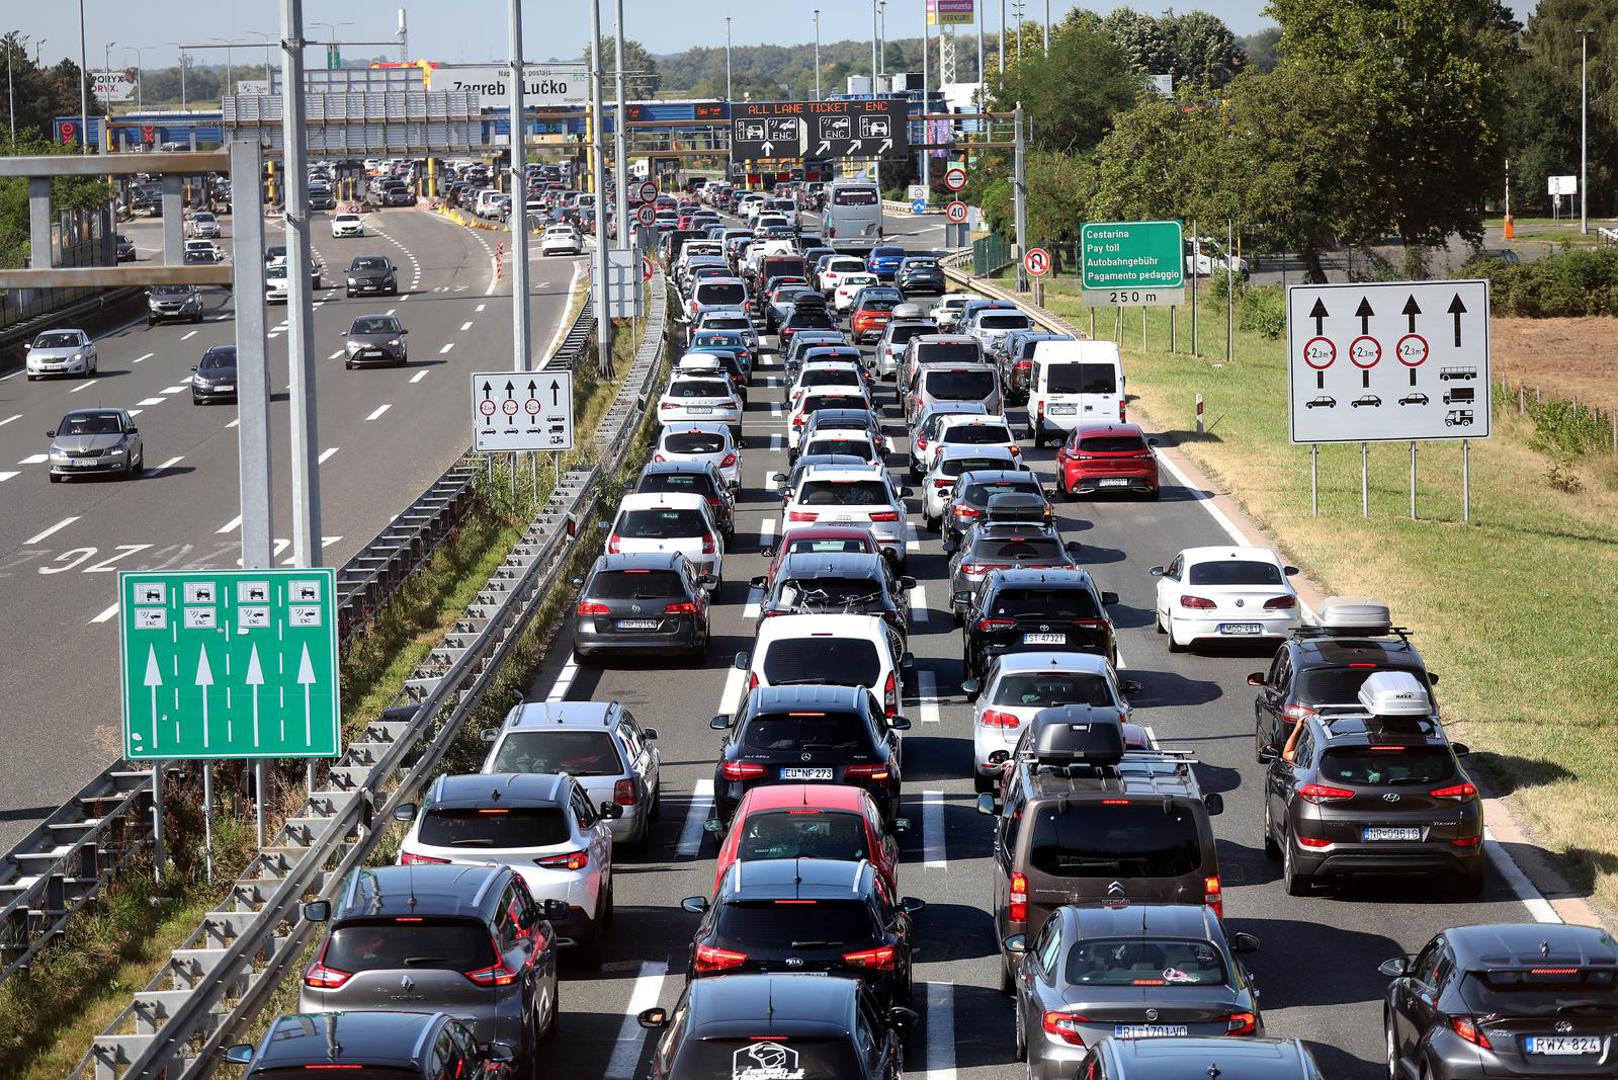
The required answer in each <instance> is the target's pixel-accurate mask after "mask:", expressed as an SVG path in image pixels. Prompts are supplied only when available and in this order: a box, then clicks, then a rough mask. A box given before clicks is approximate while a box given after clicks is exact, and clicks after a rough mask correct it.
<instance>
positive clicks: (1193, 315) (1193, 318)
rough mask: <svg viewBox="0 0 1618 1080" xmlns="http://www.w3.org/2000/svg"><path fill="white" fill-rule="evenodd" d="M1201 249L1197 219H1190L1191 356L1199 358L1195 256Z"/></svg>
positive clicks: (1200, 352)
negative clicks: (1198, 239)
mask: <svg viewBox="0 0 1618 1080" xmlns="http://www.w3.org/2000/svg"><path fill="white" fill-rule="evenodd" d="M1200 250H1201V249H1200V248H1199V246H1198V243H1197V219H1196V218H1192V219H1191V355H1192V356H1201V355H1202V350H1201V349H1200V348H1198V347H1197V262H1198V259H1197V255H1198V253H1199V251H1200Z"/></svg>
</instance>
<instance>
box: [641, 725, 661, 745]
mask: <svg viewBox="0 0 1618 1080" xmlns="http://www.w3.org/2000/svg"><path fill="white" fill-rule="evenodd" d="M640 736H641V738H643V739H645V740H646V741H648V742H650V741H651V740H653V739H655V738H657V729H656V728H655V727H649V728H641V729H640Z"/></svg>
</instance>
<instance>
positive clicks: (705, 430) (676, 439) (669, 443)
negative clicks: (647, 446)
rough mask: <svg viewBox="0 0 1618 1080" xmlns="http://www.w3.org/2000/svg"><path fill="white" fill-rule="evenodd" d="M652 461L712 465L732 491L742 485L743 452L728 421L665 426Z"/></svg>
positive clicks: (659, 435) (659, 434)
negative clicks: (732, 433) (693, 462)
mask: <svg viewBox="0 0 1618 1080" xmlns="http://www.w3.org/2000/svg"><path fill="white" fill-rule="evenodd" d="M652 460H653V461H696V462H700V463H702V464H705V465H712V466H714V467H715V468H717V469H718V470H719V475H720V476H722V477H724V478H725V483H726V484H728V485H729V486H730V490H732V491H736V490H738V489H739V488H740V487H741V486H742V451H741V447H740V446H738V445H736V439H735V438H734V437H733V436H732V435H731V433H730V425H729V424H722V423H713V422H712V421H709V422H706V423H692V424H675V425H671V426H668V427H665V428H664V429H663V430H662V431H661V432H659V433H658V436H657V448H656V449H655V450H653V451H652Z"/></svg>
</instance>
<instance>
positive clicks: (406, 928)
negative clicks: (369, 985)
mask: <svg viewBox="0 0 1618 1080" xmlns="http://www.w3.org/2000/svg"><path fill="white" fill-rule="evenodd" d="M362 872H363V871H362ZM494 959H495V957H494V949H493V943H492V942H491V941H490V939H489V930H488V928H487V927H486V926H484V925H483V924H482V923H481V922H477V921H474V920H472V919H446V918H435V917H434V916H431V915H423V916H419V917H418V916H415V915H410V916H406V917H401V918H374V919H348V920H345V921H344V922H342V923H339V924H338V926H337V928H336V929H334V930H333V931H332V932H331V939H330V940H329V941H328V942H327V943H326V949H325V951H324V952H323V953H321V956H320V960H321V963H323V964H325V965H326V966H327V967H329V968H333V969H335V970H337V971H348V972H354V973H358V972H361V971H388V970H397V969H399V968H427V969H436V970H440V971H473V970H476V968H477V967H480V966H484V965H487V964H490V963H493V962H494Z"/></svg>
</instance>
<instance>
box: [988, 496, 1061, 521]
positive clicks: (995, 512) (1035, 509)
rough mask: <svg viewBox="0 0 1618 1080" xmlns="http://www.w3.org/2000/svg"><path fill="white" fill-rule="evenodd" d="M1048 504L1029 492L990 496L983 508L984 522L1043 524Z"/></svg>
mask: <svg viewBox="0 0 1618 1080" xmlns="http://www.w3.org/2000/svg"><path fill="white" fill-rule="evenodd" d="M1047 507H1048V504H1047V503H1046V502H1045V500H1044V499H1042V498H1040V497H1039V496H1038V495H1035V494H1033V493H1031V492H1027V491H1007V492H1002V493H1001V494H999V495H990V496H989V500H988V503H987V504H986V505H985V506H984V508H983V512H984V513H983V520H985V521H991V522H1002V521H1012V522H1037V523H1041V524H1043V523H1044V521H1045V511H1046V509H1047Z"/></svg>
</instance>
